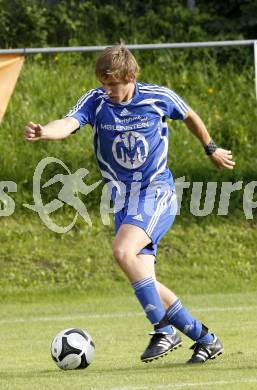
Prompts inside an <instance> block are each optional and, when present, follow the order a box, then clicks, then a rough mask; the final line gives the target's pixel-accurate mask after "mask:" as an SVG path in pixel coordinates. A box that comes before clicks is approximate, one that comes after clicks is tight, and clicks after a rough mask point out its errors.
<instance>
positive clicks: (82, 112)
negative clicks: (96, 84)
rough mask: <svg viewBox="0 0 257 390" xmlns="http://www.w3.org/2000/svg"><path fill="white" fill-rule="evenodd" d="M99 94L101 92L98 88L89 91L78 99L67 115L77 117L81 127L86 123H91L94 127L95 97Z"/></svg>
mask: <svg viewBox="0 0 257 390" xmlns="http://www.w3.org/2000/svg"><path fill="white" fill-rule="evenodd" d="M98 96H99V92H98V90H96V89H92V90H91V91H89V92H87V93H86V94H85V95H83V96H82V97H81V98H80V99H79V100H78V102H77V104H76V105H75V106H74V107H73V108H72V109H71V110H70V111H69V112H68V114H67V115H66V117H68V116H70V117H73V118H76V119H77V120H78V121H79V124H80V128H81V127H83V126H85V125H86V124H90V125H91V126H92V127H93V126H94V122H95V119H94V118H95V99H96V98H97V97H98Z"/></svg>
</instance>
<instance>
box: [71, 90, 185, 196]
mask: <svg viewBox="0 0 257 390" xmlns="http://www.w3.org/2000/svg"><path fill="white" fill-rule="evenodd" d="M188 110H189V107H188V106H187V105H186V103H185V102H184V101H183V100H182V99H181V98H180V97H179V96H178V95H176V94H175V93H174V92H173V91H172V90H170V89H168V88H166V87H161V86H158V85H152V84H143V83H136V84H135V93H134V96H133V98H132V99H131V100H130V101H128V102H122V103H116V104H115V103H112V101H111V99H110V98H109V96H108V95H107V94H106V93H105V90H104V89H103V88H101V87H99V88H96V89H92V90H91V91H89V92H88V93H86V94H85V95H84V96H82V97H81V99H80V100H79V101H78V103H77V104H76V105H75V106H74V107H73V109H72V110H71V111H70V112H69V113H68V115H67V116H72V117H74V118H76V119H77V120H78V121H79V123H80V127H83V126H84V125H85V124H90V125H91V126H92V128H93V130H94V148H95V153H96V157H97V160H98V164H99V167H100V170H101V173H102V176H103V178H104V179H105V181H107V182H108V181H109V182H115V183H118V182H122V183H124V184H125V186H126V191H127V192H128V191H129V186H130V184H131V182H132V181H133V180H135V177H137V178H139V179H140V181H141V186H142V188H146V187H147V186H148V185H149V184H150V183H151V182H153V181H155V182H156V181H157V182H158V181H165V182H166V183H167V182H168V183H170V184H171V185H173V178H172V175H171V172H170V170H169V169H168V166H167V153H168V127H167V122H166V118H167V117H168V118H171V119H174V120H177V119H180V120H183V119H184V118H185V114H186V113H187V111H188Z"/></svg>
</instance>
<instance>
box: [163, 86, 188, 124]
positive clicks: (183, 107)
mask: <svg viewBox="0 0 257 390" xmlns="http://www.w3.org/2000/svg"><path fill="white" fill-rule="evenodd" d="M164 91H165V92H164V93H165V99H164V100H165V106H166V107H165V111H166V115H167V116H168V117H169V118H171V119H174V120H177V119H180V120H184V119H185V115H186V113H187V112H188V111H189V106H188V105H187V104H186V103H185V102H184V100H183V99H182V98H181V97H180V96H179V95H177V94H176V93H175V92H174V91H172V90H171V89H168V88H165V89H164Z"/></svg>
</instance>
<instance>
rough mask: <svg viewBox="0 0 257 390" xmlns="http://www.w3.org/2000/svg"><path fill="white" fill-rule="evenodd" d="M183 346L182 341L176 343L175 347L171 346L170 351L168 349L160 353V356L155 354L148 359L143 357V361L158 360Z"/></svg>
mask: <svg viewBox="0 0 257 390" xmlns="http://www.w3.org/2000/svg"><path fill="white" fill-rule="evenodd" d="M180 347H182V342H181V343H179V344H177V345H175V346H174V347H173V348H171V349H170V350H169V351H166V352H165V353H162V354H161V355H158V356H153V357H152V358H148V359H141V361H142V362H143V363H150V362H152V361H154V360H158V359H159V358H160V357H161V358H163V357H164V356H166V355H168V353H169V352H172V351H174V350H176V349H178V348H180Z"/></svg>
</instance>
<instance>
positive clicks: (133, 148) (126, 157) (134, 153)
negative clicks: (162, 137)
mask: <svg viewBox="0 0 257 390" xmlns="http://www.w3.org/2000/svg"><path fill="white" fill-rule="evenodd" d="M148 151H149V146H148V143H147V141H146V139H145V137H144V136H143V135H142V134H139V133H137V132H136V131H129V132H124V133H122V134H119V135H118V136H117V137H116V138H115V139H114V141H113V144H112V153H113V156H114V158H115V160H116V161H117V162H118V163H119V164H120V165H121V166H123V167H125V168H127V169H136V168H138V167H140V166H141V165H142V164H143V163H144V162H145V160H146V158H147V155H148Z"/></svg>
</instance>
